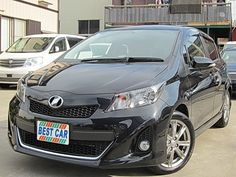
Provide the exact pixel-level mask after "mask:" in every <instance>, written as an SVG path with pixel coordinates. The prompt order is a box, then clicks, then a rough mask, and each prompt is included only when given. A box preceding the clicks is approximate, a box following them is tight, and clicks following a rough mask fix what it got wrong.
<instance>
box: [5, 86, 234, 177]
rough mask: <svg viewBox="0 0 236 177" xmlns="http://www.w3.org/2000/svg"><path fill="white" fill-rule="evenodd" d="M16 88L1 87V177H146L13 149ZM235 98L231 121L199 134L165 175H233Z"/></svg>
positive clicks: (143, 171) (137, 171)
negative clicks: (10, 122)
mask: <svg viewBox="0 0 236 177" xmlns="http://www.w3.org/2000/svg"><path fill="white" fill-rule="evenodd" d="M15 92H16V90H15V88H8V89H0V177H126V176H127V177H128V176H131V177H146V176H154V175H153V174H152V173H151V172H149V171H147V170H146V169H145V168H136V169H117V170H101V169H93V168H87V167H82V166H77V165H71V164H66V163H61V162H57V161H52V160H47V159H42V158H38V157H32V156H28V155H24V154H20V153H16V152H14V151H13V150H12V149H11V147H10V145H9V143H8V139H7V112H8V104H9V101H10V99H11V98H12V97H13V95H14V94H15ZM235 116H236V100H233V101H232V110H231V117H230V123H229V125H228V126H227V127H226V128H223V129H214V128H211V129H209V130H207V131H205V132H204V133H203V134H202V135H200V136H199V137H198V138H197V140H196V144H195V149H194V153H193V156H192V158H191V159H190V161H189V163H188V164H187V165H186V166H185V168H184V169H182V170H181V171H179V172H177V173H175V174H172V175H166V177H236V119H235Z"/></svg>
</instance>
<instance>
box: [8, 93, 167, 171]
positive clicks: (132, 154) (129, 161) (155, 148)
mask: <svg viewBox="0 0 236 177" xmlns="http://www.w3.org/2000/svg"><path fill="white" fill-rule="evenodd" d="M21 104H22V103H21V102H20V101H19V100H18V98H16V97H14V98H13V99H12V101H11V102H10V107H9V110H10V111H9V122H8V125H9V126H8V127H9V128H8V137H9V140H10V144H11V146H12V147H13V149H14V150H15V151H17V152H21V153H24V154H29V155H33V156H38V157H43V158H48V159H52V160H58V161H63V162H68V163H74V164H78V165H83V166H89V167H99V168H127V167H146V166H154V165H156V164H160V163H162V162H164V161H165V159H166V137H165V135H166V127H167V125H168V121H169V112H170V110H168V109H167V107H168V106H167V105H166V104H165V102H163V101H162V100H159V101H157V102H156V103H155V104H153V105H149V106H145V107H140V108H135V109H136V110H135V111H134V110H122V111H116V112H110V113H104V112H103V113H95V114H94V115H93V116H92V117H90V118H85V119H63V118H53V117H50V116H49V117H48V116H43V115H38V114H34V113H32V112H30V111H29V110H24V109H22V107H23V106H22V105H21ZM97 112H99V111H97ZM101 114H103V117H101ZM99 115H100V116H99ZM38 118H40V119H42V120H45V121H54V122H55V121H56V122H60V123H63V122H64V123H67V124H69V125H70V126H71V129H70V138H71V139H70V141H73V142H74V141H76V142H77V141H78V143H79V142H84V141H89V142H95V141H96V142H102V141H106V142H109V143H108V144H107V146H106V147H105V148H103V149H102V152H101V151H100V152H101V153H99V154H97V155H95V156H91V155H78V154H76V155H75V154H73V153H67V152H66V153H63V152H61V151H58V146H57V145H51V144H49V145H48V144H47V146H46V147H49V146H50V147H51V146H55V147H56V148H55V149H53V150H52V149H51V148H50V149H48V148H45V147H42V146H40V147H39V146H37V145H36V146H35V144H34V145H32V144H30V143H29V142H23V140H22V134H21V133H20V131H22V130H23V131H24V132H28V133H29V134H31V135H33V136H34V135H35V134H36V130H35V129H36V120H37V119H38ZM147 130H148V131H149V133H146V132H147ZM145 131H146V132H145ZM150 131H151V133H150ZM140 137H141V139H142V138H149V141H151V148H150V150H148V151H147V152H141V151H140V150H139V149H138V148H137V143H138V142H139V141H140ZM32 141H34V142H37V140H32ZM62 146H64V145H62Z"/></svg>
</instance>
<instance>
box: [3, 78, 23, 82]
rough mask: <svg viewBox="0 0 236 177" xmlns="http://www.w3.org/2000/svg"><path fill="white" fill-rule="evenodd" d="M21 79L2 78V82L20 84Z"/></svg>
mask: <svg viewBox="0 0 236 177" xmlns="http://www.w3.org/2000/svg"><path fill="white" fill-rule="evenodd" d="M19 79H20V78H12V77H0V81H1V82H14V83H16V82H18V80H19Z"/></svg>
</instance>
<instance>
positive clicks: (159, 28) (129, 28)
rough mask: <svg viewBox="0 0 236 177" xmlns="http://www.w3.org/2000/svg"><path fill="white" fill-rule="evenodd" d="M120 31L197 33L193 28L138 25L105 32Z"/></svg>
mask: <svg viewBox="0 0 236 177" xmlns="http://www.w3.org/2000/svg"><path fill="white" fill-rule="evenodd" d="M120 30H178V31H189V30H194V31H199V30H198V29H196V28H193V27H186V26H175V25H140V26H126V27H120V28H110V29H107V30H105V31H120Z"/></svg>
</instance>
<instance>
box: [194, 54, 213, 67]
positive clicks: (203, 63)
mask: <svg viewBox="0 0 236 177" xmlns="http://www.w3.org/2000/svg"><path fill="white" fill-rule="evenodd" d="M215 66H216V64H215V63H214V62H213V61H212V60H211V59H210V58H207V57H193V67H194V68H199V69H207V68H213V67H215Z"/></svg>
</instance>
